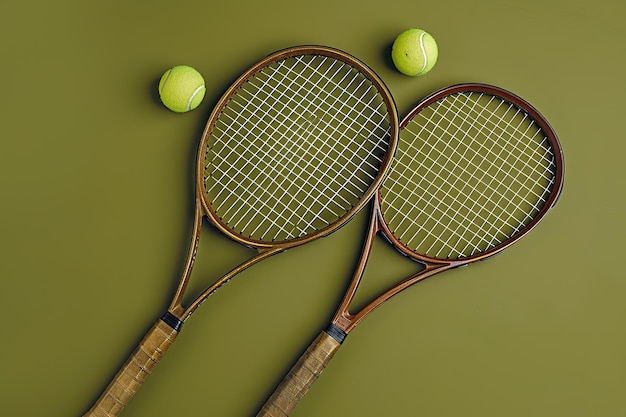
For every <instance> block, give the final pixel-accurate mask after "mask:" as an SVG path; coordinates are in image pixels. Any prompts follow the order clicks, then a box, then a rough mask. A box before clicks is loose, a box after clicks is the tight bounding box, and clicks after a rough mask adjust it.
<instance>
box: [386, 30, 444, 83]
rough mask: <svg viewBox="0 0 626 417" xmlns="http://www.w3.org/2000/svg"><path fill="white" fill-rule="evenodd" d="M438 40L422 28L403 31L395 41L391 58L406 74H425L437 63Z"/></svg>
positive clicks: (399, 69)
mask: <svg viewBox="0 0 626 417" xmlns="http://www.w3.org/2000/svg"><path fill="white" fill-rule="evenodd" d="M438 56H439V49H438V48H437V42H435V38H433V37H432V36H431V35H430V34H429V33H427V32H425V31H423V30H422V29H409V30H406V31H404V32H402V33H401V34H400V35H398V37H397V38H396V40H395V41H394V42H393V46H392V48H391V59H392V60H393V64H394V65H395V66H396V68H397V69H398V71H400V72H401V73H402V74H404V75H410V76H418V75H424V74H426V73H427V72H428V71H430V70H431V69H433V67H434V66H435V64H436V63H437V57H438Z"/></svg>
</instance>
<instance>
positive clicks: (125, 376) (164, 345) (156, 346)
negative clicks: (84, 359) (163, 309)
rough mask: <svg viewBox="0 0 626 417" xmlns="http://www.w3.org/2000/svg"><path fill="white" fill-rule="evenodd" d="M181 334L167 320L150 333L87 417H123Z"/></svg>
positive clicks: (160, 321) (156, 325) (153, 328)
mask: <svg viewBox="0 0 626 417" xmlns="http://www.w3.org/2000/svg"><path fill="white" fill-rule="evenodd" d="M177 334H178V331H176V330H174V329H173V328H172V327H170V326H169V325H168V324H166V323H165V322H164V321H163V320H161V319H159V320H158V321H157V322H156V324H155V325H154V326H153V327H152V328H151V329H150V330H149V331H148V333H146V335H145V336H144V338H143V339H142V340H141V342H140V343H139V345H138V346H137V348H136V349H135V351H134V352H133V354H132V355H131V356H130V358H128V360H127V361H126V363H125V364H124V366H123V367H122V369H120V370H119V372H118V373H117V375H115V378H113V381H111V383H110V384H109V386H108V387H107V388H106V390H105V391H104V392H103V393H102V395H101V396H100V398H99V399H98V400H97V401H96V402H95V404H94V405H93V407H91V409H90V410H89V411H88V412H87V413H85V415H84V416H83V417H113V416H117V415H119V413H121V412H122V410H123V409H124V407H125V406H126V405H127V404H128V403H129V402H130V400H131V398H132V397H133V395H135V393H136V392H137V390H138V389H139V388H140V387H141V385H142V384H143V382H144V381H145V379H146V378H147V377H148V375H149V374H150V372H151V371H152V368H154V366H155V365H156V364H157V363H159V361H160V360H161V357H162V356H163V354H165V352H166V351H167V349H168V348H169V347H170V345H171V344H172V342H174V339H175V338H176V335H177Z"/></svg>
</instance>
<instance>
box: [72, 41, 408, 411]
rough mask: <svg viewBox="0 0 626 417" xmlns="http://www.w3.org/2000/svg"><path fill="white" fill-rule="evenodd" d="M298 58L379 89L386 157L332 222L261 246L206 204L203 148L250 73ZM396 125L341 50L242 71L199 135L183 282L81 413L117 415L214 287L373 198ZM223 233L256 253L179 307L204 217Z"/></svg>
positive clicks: (296, 51) (316, 50)
mask: <svg viewBox="0 0 626 417" xmlns="http://www.w3.org/2000/svg"><path fill="white" fill-rule="evenodd" d="M298 55H324V56H328V57H331V58H335V59H337V60H339V61H342V62H344V63H346V64H348V65H350V66H351V67H353V68H355V69H357V70H358V71H360V72H361V73H362V74H364V75H365V77H366V78H368V79H369V80H370V81H371V82H372V83H373V84H374V85H375V86H376V88H377V90H378V91H379V93H380V95H381V97H382V99H383V101H384V103H385V105H386V107H387V111H388V113H389V116H388V118H389V123H390V131H389V135H388V137H389V144H388V150H387V152H386V154H385V155H384V156H383V158H382V162H381V166H380V169H379V172H378V175H377V177H376V178H375V179H374V181H372V184H370V187H369V188H368V189H367V191H366V192H365V193H364V195H363V197H362V198H361V199H360V200H359V201H358V202H357V204H355V205H354V206H353V207H352V208H351V209H350V210H349V211H347V212H346V213H345V214H344V215H342V216H341V217H340V218H339V219H337V220H336V221H335V222H333V223H332V224H329V225H328V226H326V227H324V228H322V229H320V230H317V231H315V232H313V233H310V234H308V235H306V236H302V237H299V238H295V239H291V240H285V241H277V242H264V241H260V240H255V239H252V238H249V237H247V236H244V235H241V234H239V233H237V232H235V231H233V230H232V229H230V228H229V227H228V226H227V225H226V224H225V223H224V222H222V220H221V219H220V218H219V216H218V215H217V214H216V213H215V211H214V210H213V208H212V207H211V203H210V201H208V196H207V192H206V189H205V185H204V164H205V158H206V152H207V146H208V142H209V139H210V138H211V133H212V129H213V126H214V125H215V122H216V121H217V120H218V118H219V116H220V114H221V113H222V110H223V109H224V107H225V106H226V105H227V103H228V102H229V100H230V99H231V98H232V97H233V95H234V94H235V93H236V92H237V90H238V89H239V87H241V85H242V84H244V83H245V82H246V81H247V80H248V79H250V78H251V77H252V76H254V74H256V73H257V72H259V71H260V70H261V69H262V68H265V67H266V66H268V65H269V64H271V63H272V62H276V61H280V60H284V59H287V58H291V57H294V56H298ZM398 135H399V121H398V113H397V109H396V105H395V101H394V99H393V97H392V95H391V92H390V91H389V89H388V88H387V86H386V85H385V83H384V82H383V81H382V79H381V78H380V77H379V76H378V75H377V74H376V73H375V72H374V71H373V70H372V69H370V68H369V67H368V66H367V65H366V64H364V63H363V62H362V61H360V60H359V59H357V58H355V57H354V56H352V55H349V54H347V53H345V52H343V51H340V50H338V49H335V48H331V47H326V46H315V45H312V46H295V47H291V48H287V49H283V50H281V51H277V52H275V53H273V54H270V55H268V56H267V57H266V58H264V59H263V60H261V61H259V62H258V63H257V64H255V65H254V66H252V67H251V68H250V69H248V70H247V71H245V72H244V73H243V74H242V75H241V76H240V77H239V78H238V79H237V80H236V81H235V82H234V83H233V84H232V85H231V86H230V87H229V88H228V89H227V90H226V91H225V93H224V94H223V95H222V98H221V99H220V100H219V101H218V103H217V104H216V106H215V108H214V109H213V111H212V112H211V115H210V116H209V119H208V121H207V124H206V127H205V130H204V132H203V134H202V139H201V142H200V147H199V151H198V158H197V163H196V190H195V191H196V197H195V210H194V222H193V232H192V237H191V243H190V247H189V250H188V255H187V259H186V261H185V266H184V269H183V273H182V276H181V279H180V281H179V284H178V287H177V289H176V292H175V294H174V296H173V298H172V301H171V303H170V306H169V307H168V309H167V312H166V313H165V314H164V315H163V316H162V317H161V318H159V319H158V320H157V322H156V323H155V324H154V325H153V326H152V328H151V329H150V330H149V331H148V332H147V333H146V335H145V336H144V338H143V339H142V340H141V342H140V343H139V345H138V346H137V348H136V349H135V351H134V352H133V353H132V354H131V356H130V357H129V358H128V360H127V361H126V363H125V364H124V365H123V366H122V368H121V369H120V370H119V372H118V373H117V374H116V375H115V377H114V378H113V380H112V381H111V383H110V384H109V385H108V387H107V388H106V389H105V391H104V392H103V393H102V394H101V396H100V397H99V399H98V400H96V402H95V403H94V405H93V406H92V408H91V409H90V410H89V411H88V412H87V413H86V414H84V416H85V417H112V416H117V415H119V413H120V412H121V411H122V410H123V409H124V407H125V406H126V405H127V404H128V403H129V402H130V400H131V398H132V397H133V396H134V394H135V392H136V391H137V390H138V389H139V388H140V387H141V385H142V384H143V382H144V381H145V379H146V378H147V376H148V375H149V374H150V373H151V371H152V369H153V368H154V366H156V364H157V363H159V361H160V360H161V358H162V357H163V355H164V354H165V352H166V351H167V349H169V347H170V346H171V344H172V343H173V342H174V340H175V338H176V336H177V335H178V332H179V331H180V329H181V328H182V324H183V323H184V321H185V320H187V319H188V318H189V317H190V316H191V314H192V313H193V312H194V311H195V310H196V309H197V308H198V307H199V306H200V305H201V304H202V303H203V302H204V301H205V300H206V299H207V298H208V297H209V296H210V295H211V294H213V293H214V292H215V291H216V290H217V289H218V288H220V287H221V286H222V285H224V284H225V283H226V282H228V281H229V280H231V279H232V278H233V277H234V276H235V275H237V274H239V273H240V272H242V271H244V270H246V269H248V268H249V267H251V266H252V265H254V264H256V263H258V262H260V261H262V260H263V259H266V258H269V257H270V256H273V255H275V254H277V253H280V252H283V251H285V250H287V249H290V248H293V247H296V246H300V245H303V244H305V243H308V242H310V241H313V240H315V239H318V238H320V237H323V236H327V235H329V234H331V233H333V232H334V231H336V230H337V229H339V228H340V227H342V226H343V225H345V224H346V223H347V222H348V221H349V220H350V219H351V218H352V217H354V215H355V214H356V213H358V212H359V211H360V210H361V209H362V208H363V207H364V206H365V205H366V204H367V203H368V202H369V200H371V199H372V197H373V196H374V195H375V193H376V190H377V189H378V188H379V186H380V184H381V183H382V181H383V179H384V177H385V175H386V174H387V172H388V171H389V168H390V165H391V161H392V156H393V153H394V152H395V149H396V147H397V144H398ZM205 217H206V218H207V219H208V220H209V222H210V223H211V224H212V225H213V226H214V227H216V228H217V229H218V230H220V231H221V232H222V233H224V234H225V235H226V236H227V237H229V238H230V239H232V240H234V241H236V242H239V243H241V244H243V245H245V246H248V247H250V248H253V249H256V251H257V253H256V254H255V255H254V256H252V257H251V258H250V259H248V260H246V261H244V262H242V263H241V264H239V265H238V266H236V267H235V268H233V269H232V270H231V271H230V272H228V273H227V274H225V275H224V276H222V277H221V278H219V279H218V280H217V281H215V282H214V283H213V284H212V285H210V286H209V287H208V288H206V289H205V290H204V291H203V292H202V294H200V295H199V296H198V297H197V298H196V299H195V300H194V301H193V302H191V304H190V305H189V306H187V307H184V306H183V296H184V294H185V290H186V288H187V285H188V283H189V280H190V277H191V272H192V270H193V266H194V262H195V259H196V255H197V251H198V245H199V242H200V231H201V229H202V225H203V223H204V218H205Z"/></svg>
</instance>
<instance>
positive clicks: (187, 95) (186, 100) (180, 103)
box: [159, 65, 206, 113]
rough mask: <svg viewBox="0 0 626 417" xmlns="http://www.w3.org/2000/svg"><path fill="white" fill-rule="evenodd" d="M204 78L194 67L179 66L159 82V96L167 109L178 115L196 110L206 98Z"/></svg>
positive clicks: (167, 72)
mask: <svg viewBox="0 0 626 417" xmlns="http://www.w3.org/2000/svg"><path fill="white" fill-rule="evenodd" d="M205 91H206V87H205V86H204V78H202V75H201V74H200V73H199V72H198V71H196V70H195V69H194V68H192V67H188V66H186V65H177V66H175V67H173V68H171V69H169V70H167V71H165V74H163V76H162V77H161V80H160V81H159V96H160V97H161V101H162V102H163V104H165V107H167V108H168V109H170V110H172V111H175V112H177V113H184V112H188V111H190V110H193V109H195V108H196V107H198V106H199V105H200V102H202V99H203V98H204V93H205Z"/></svg>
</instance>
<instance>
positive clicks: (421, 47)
mask: <svg viewBox="0 0 626 417" xmlns="http://www.w3.org/2000/svg"><path fill="white" fill-rule="evenodd" d="M424 36H426V32H424V33H422V34H421V35H420V49H421V51H422V56H423V57H424V66H423V67H422V69H421V70H420V71H419V72H418V73H417V74H418V75H419V74H421V73H423V72H424V70H425V69H426V67H427V66H428V55H426V48H424Z"/></svg>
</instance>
